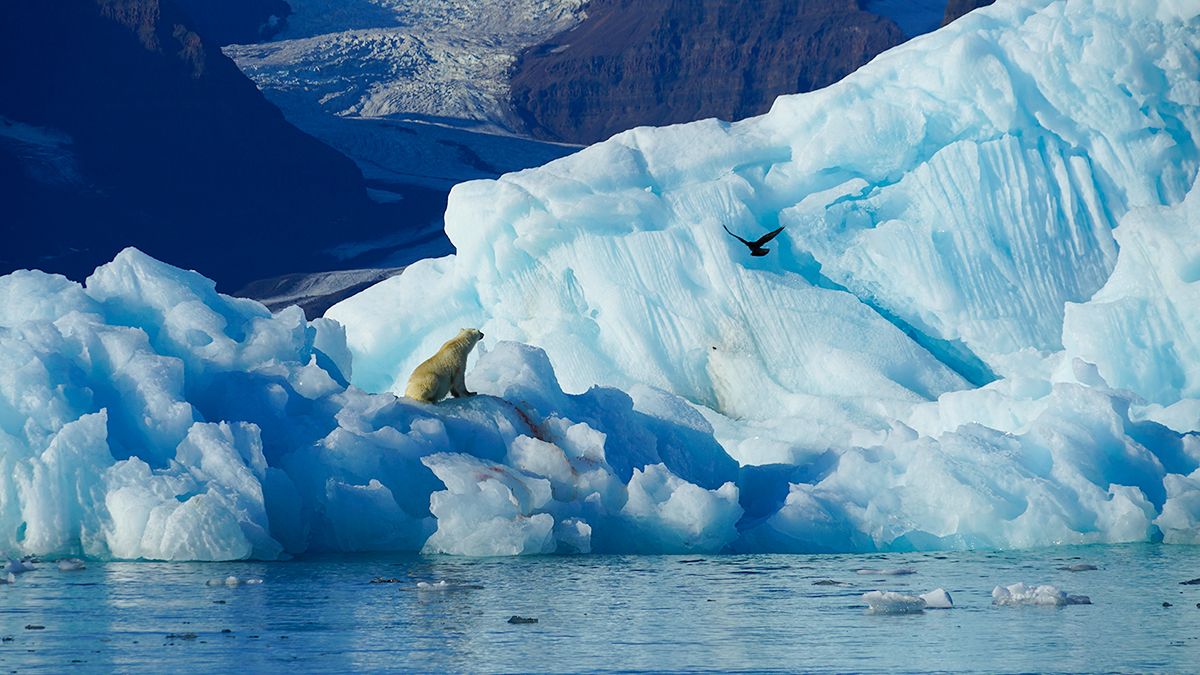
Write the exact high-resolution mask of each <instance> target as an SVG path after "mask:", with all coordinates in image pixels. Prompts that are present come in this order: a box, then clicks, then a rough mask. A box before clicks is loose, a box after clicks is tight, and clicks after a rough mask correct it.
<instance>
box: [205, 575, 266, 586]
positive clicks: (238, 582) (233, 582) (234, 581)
mask: <svg viewBox="0 0 1200 675" xmlns="http://www.w3.org/2000/svg"><path fill="white" fill-rule="evenodd" d="M262 582H263V580H262V579H259V578H256V577H247V578H245V579H239V578H237V577H235V576H232V575H230V576H227V577H224V578H220V577H218V578H216V579H209V580H208V581H207V582H206V585H208V586H228V587H230V588H233V587H235V586H257V585H258V584H261V583H262Z"/></svg>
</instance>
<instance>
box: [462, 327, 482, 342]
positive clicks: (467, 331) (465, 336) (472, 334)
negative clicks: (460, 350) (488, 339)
mask: <svg viewBox="0 0 1200 675" xmlns="http://www.w3.org/2000/svg"><path fill="white" fill-rule="evenodd" d="M458 339H460V340H466V341H467V342H468V343H470V344H472V345H474V344H475V343H476V342H479V341H480V340H482V339H483V333H482V332H480V330H479V329H478V328H463V329H462V330H460V331H458Z"/></svg>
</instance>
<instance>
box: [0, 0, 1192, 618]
mask: <svg viewBox="0 0 1200 675" xmlns="http://www.w3.org/2000/svg"><path fill="white" fill-rule="evenodd" d="M1198 82H1200V6H1196V5H1195V3H1189V2H1182V1H1171V2H1160V3H1125V2H1118V1H1117V0H1095V1H1094V2H1083V1H1081V0H1011V1H1009V2H1001V3H997V4H996V5H993V6H991V7H989V8H986V9H983V10H980V11H977V12H974V13H972V14H970V15H969V16H967V17H965V18H964V19H962V20H959V21H956V22H954V23H953V24H951V25H950V26H948V27H946V28H945V29H943V30H940V31H938V32H936V33H933V34H930V35H927V36H924V37H921V38H918V39H915V40H913V41H911V42H909V43H907V44H905V45H903V46H901V47H899V48H897V49H895V50H892V51H890V52H888V53H886V54H884V55H881V56H880V57H879V58H877V59H876V60H875V61H873V62H872V63H870V64H868V65H867V66H865V67H864V68H863V69H861V70H860V71H859V72H857V73H855V74H854V75H852V76H851V77H848V78H846V79H845V80H844V81H842V82H840V83H838V84H836V85H834V86H831V87H829V88H827V89H824V90H821V91H818V92H812V93H809V94H804V95H799V96H789V97H782V98H780V99H779V100H778V101H777V102H776V104H775V106H774V107H773V108H772V110H771V111H770V112H769V113H768V114H766V115H764V116H762V117H759V118H755V119H751V120H746V121H743V122H739V123H737V124H726V123H723V122H719V121H716V120H706V121H701V122H696V123H693V124H687V125H678V126H673V127H667V128H662V129H650V128H641V129H634V130H631V131H628V132H624V133H622V134H618V135H617V136H615V137H613V138H612V139H610V140H609V141H606V142H604V143H600V144H597V145H595V146H592V147H590V148H587V149H585V150H583V151H581V152H579V153H577V154H575V155H572V156H570V157H567V158H564V159H562V160H559V161H556V162H552V163H550V164H548V165H546V166H544V167H541V168H538V169H533V170H528V171H524V172H520V173H516V174H510V175H507V176H504V177H502V178H500V179H498V180H495V181H476V182H470V183H465V184H462V185H459V186H458V187H456V188H455V189H454V191H453V193H452V195H451V199H450V203H449V207H448V211H447V214H446V222H447V232H448V234H449V236H450V238H451V240H452V241H453V242H454V243H455V245H456V247H457V253H456V254H455V255H454V256H450V257H445V258H440V259H436V260H427V261H422V262H420V263H417V264H414V265H412V266H410V267H409V268H407V269H406V270H405V271H404V272H403V273H402V274H401V275H399V276H396V277H392V278H390V279H388V280H386V281H383V282H381V283H379V284H377V285H375V286H373V287H371V288H369V289H367V290H366V291H363V292H362V293H360V294H358V295H356V296H354V297H352V298H350V299H348V300H345V301H343V302H342V303H340V304H338V305H337V306H335V307H334V308H332V309H331V310H330V311H329V312H328V314H327V317H325V318H320V319H316V320H313V321H307V320H305V317H304V315H303V313H302V312H301V311H300V310H299V309H297V308H294V307H293V308H289V309H284V310H282V311H279V312H277V313H271V312H270V311H268V310H267V309H266V308H265V307H263V306H262V305H260V304H258V303H256V302H254V301H250V300H245V299H238V298H232V297H228V296H224V295H221V294H219V293H217V292H216V291H215V286H214V284H213V282H212V281H210V280H208V279H206V278H204V277H203V276H202V275H200V274H199V273H196V272H188V271H184V270H180V269H177V268H174V267H171V266H170V265H167V264H165V263H162V262H160V261H157V260H154V259H153V258H151V257H149V256H146V255H145V254H143V253H141V252H139V251H136V250H133V249H128V250H126V251H123V252H122V253H120V254H119V255H118V256H117V257H116V259H114V260H113V261H112V262H111V263H109V264H106V265H103V266H101V267H99V268H97V270H96V271H95V273H94V274H93V275H92V276H91V277H89V278H88V279H87V281H86V282H85V283H83V284H79V283H75V282H72V281H70V280H67V279H65V278H63V277H59V276H54V275H49V274H44V273H41V272H37V271H20V272H15V273H13V274H10V275H7V276H4V277H0V554H5V555H8V556H11V557H13V558H19V557H21V556H24V555H40V556H53V557H63V556H84V557H88V558H97V559H109V558H128V559H139V558H140V559H161V560H230V559H242V558H257V559H280V558H286V557H288V556H293V555H298V554H302V553H306V552H310V551H425V552H428V553H445V554H456V555H476V556H484V555H522V554H546V553H557V554H578V553H591V552H616V553H626V552H630V553H635V552H636V553H665V552H671V553H685V552H703V553H716V552H726V551H729V552H765V551H772V552H833V551H837V552H854V551H912V550H930V549H940V548H970V547H1025V546H1048V545H1061V544H1083V543H1108V542H1130V541H1158V540H1162V541H1164V542H1168V543H1196V541H1197V528H1198V527H1200V397H1198V396H1197V393H1196V392H1197V386H1200V385H1197V378H1200V372H1198V371H1196V367H1197V366H1196V363H1197V360H1196V358H1195V356H1196V353H1195V352H1196V349H1197V345H1200V338H1198V337H1197V336H1198V333H1197V331H1198V330H1200V329H1198V328H1197V326H1198V325H1200V324H1197V322H1196V321H1194V320H1191V319H1193V318H1195V317H1194V314H1195V311H1196V310H1195V309H1194V307H1195V306H1196V303H1195V299H1196V294H1197V288H1200V286H1197V284H1200V274H1198V273H1197V263H1196V260H1197V256H1198V255H1200V253H1198V252H1197V247H1196V237H1195V226H1196V215H1195V214H1196V213H1197V204H1198V203H1200V201H1198V200H1200V182H1198V181H1197V172H1198V168H1200V152H1198V150H1197V145H1196V139H1197V138H1198V137H1200V136H1198V134H1197V129H1198V125H1200V84H1198ZM780 226H784V227H785V229H784V230H783V233H782V234H781V235H780V236H779V237H778V238H777V239H775V240H774V241H773V242H772V244H771V248H772V251H771V253H770V254H769V255H767V256H761V257H750V256H749V255H748V254H747V252H746V250H745V248H744V247H743V246H742V244H740V243H739V242H737V241H736V240H734V239H733V238H731V237H729V236H728V235H727V234H726V233H725V232H724V229H725V228H726V227H727V228H728V229H729V230H731V231H733V232H736V233H738V234H739V235H741V236H744V237H746V238H757V237H758V236H760V235H761V233H763V232H767V231H771V230H774V229H776V228H777V227H780ZM463 327H477V328H480V329H481V330H482V331H483V332H484V333H485V334H486V335H487V336H488V337H487V339H486V340H485V342H483V343H481V344H480V345H479V346H478V347H477V348H476V350H475V351H476V353H475V354H473V355H472V360H471V362H470V363H469V367H468V372H467V376H466V377H467V384H468V387H469V388H470V389H472V390H474V391H478V392H479V393H480V395H479V396H474V397H469V398H463V399H453V400H448V401H445V402H442V403H439V404H436V405H428V404H422V403H418V402H415V401H410V400H406V399H403V398H399V397H398V396H397V395H398V394H399V393H401V392H402V391H403V386H404V384H405V382H406V380H407V378H408V375H409V373H410V372H411V370H412V368H413V367H415V366H416V365H417V364H418V363H420V362H421V361H422V360H424V359H425V358H426V357H428V356H429V355H430V354H432V353H433V352H434V351H435V350H436V349H437V348H438V346H439V345H440V344H441V343H442V342H443V341H444V340H445V339H447V338H448V337H450V336H452V335H455V334H457V332H458V331H459V329H461V328H463ZM1008 592H1009V593H1010V595H1011V594H1012V593H1013V592H1012V591H1008ZM918 600H920V598H918ZM924 602H925V601H924V600H922V603H924Z"/></svg>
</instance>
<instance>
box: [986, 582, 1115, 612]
mask: <svg viewBox="0 0 1200 675" xmlns="http://www.w3.org/2000/svg"><path fill="white" fill-rule="evenodd" d="M992 604H995V605H1002V606H1010V607H1012V606H1017V605H1036V606H1043V607H1062V606H1064V605H1090V604H1092V601H1091V599H1090V598H1088V597H1087V596H1086V595H1069V594H1067V592H1066V591H1062V590H1059V589H1058V587H1056V586H1051V585H1049V584H1041V585H1038V586H1026V585H1025V584H1024V583H1020V582H1018V583H1015V584H1012V585H1011V586H997V587H996V588H994V589H992Z"/></svg>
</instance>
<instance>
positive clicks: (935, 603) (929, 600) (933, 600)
mask: <svg viewBox="0 0 1200 675" xmlns="http://www.w3.org/2000/svg"><path fill="white" fill-rule="evenodd" d="M921 599H922V600H924V601H925V608H926V609H954V599H953V598H951V597H950V593H948V592H947V591H946V589H944V588H935V589H933V590H932V591H929V592H928V593H922V594H921Z"/></svg>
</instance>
